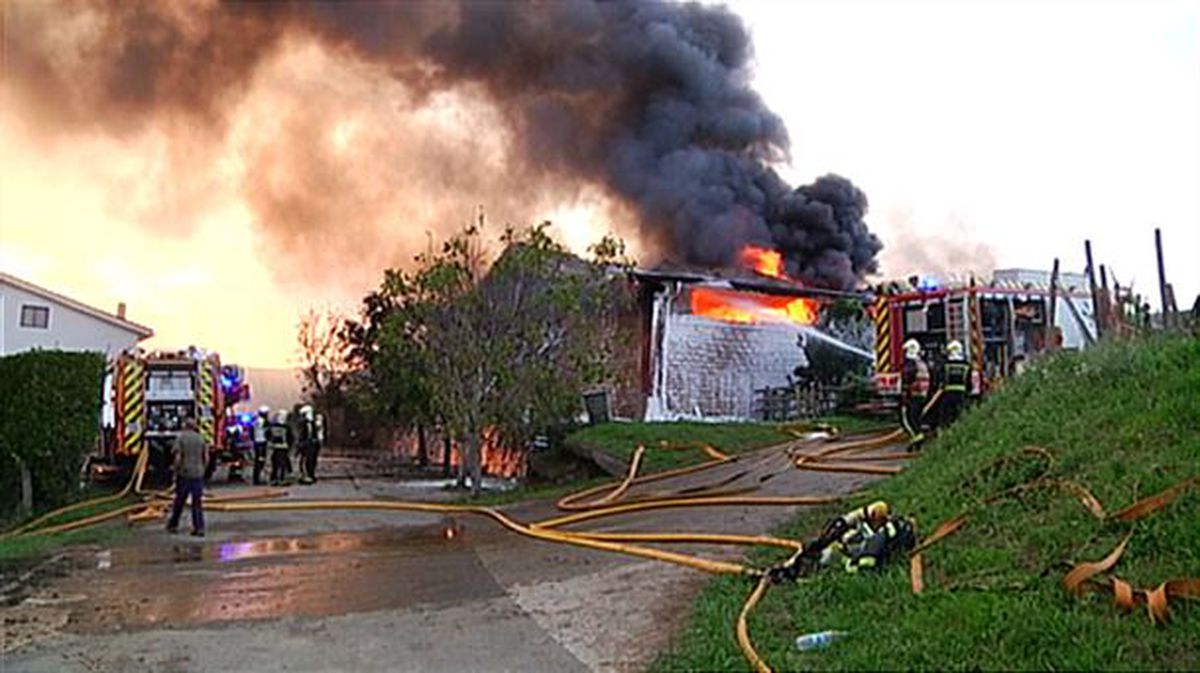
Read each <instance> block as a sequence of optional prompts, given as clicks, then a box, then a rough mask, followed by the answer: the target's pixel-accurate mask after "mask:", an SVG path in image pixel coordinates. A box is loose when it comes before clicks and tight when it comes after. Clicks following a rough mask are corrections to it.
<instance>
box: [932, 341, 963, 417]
mask: <svg viewBox="0 0 1200 673" xmlns="http://www.w3.org/2000/svg"><path fill="white" fill-rule="evenodd" d="M970 380H971V367H970V365H968V364H967V360H966V358H965V357H964V355H963V346H962V344H961V343H960V342H959V341H958V340H954V341H951V342H950V343H949V344H948V345H947V346H946V363H945V364H944V365H943V366H942V396H941V401H939V402H938V426H939V427H945V426H947V425H950V424H951V423H953V422H954V421H956V420H958V415H959V414H960V413H962V406H963V400H964V399H965V398H966V396H967V382H968V381H970Z"/></svg>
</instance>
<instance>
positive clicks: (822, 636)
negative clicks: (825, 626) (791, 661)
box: [796, 631, 849, 652]
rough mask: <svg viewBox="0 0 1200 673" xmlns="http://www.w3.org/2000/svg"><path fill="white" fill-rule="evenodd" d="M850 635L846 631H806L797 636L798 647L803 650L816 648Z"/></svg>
mask: <svg viewBox="0 0 1200 673" xmlns="http://www.w3.org/2000/svg"><path fill="white" fill-rule="evenodd" d="M847 635H849V634H848V633H847V632H846V631H818V632H817V633H806V634H804V635H802V636H799V637H797V638H796V649H798V650H800V651H801V652H807V651H809V650H816V649H820V648H822V647H826V646H828V645H829V643H832V642H833V641H835V640H841V639H842V638H844V637H846V636H847Z"/></svg>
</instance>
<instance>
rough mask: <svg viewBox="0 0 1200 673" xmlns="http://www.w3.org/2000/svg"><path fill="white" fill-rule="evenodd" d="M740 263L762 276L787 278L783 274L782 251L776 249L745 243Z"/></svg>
mask: <svg viewBox="0 0 1200 673" xmlns="http://www.w3.org/2000/svg"><path fill="white" fill-rule="evenodd" d="M742 264H745V265H746V266H748V267H750V268H751V269H754V270H755V271H756V272H758V273H760V274H762V275H764V276H770V277H771V278H787V276H785V275H784V274H783V253H781V252H779V251H778V250H771V249H770V248H760V247H758V246H757V245H747V246H745V247H743V248H742Z"/></svg>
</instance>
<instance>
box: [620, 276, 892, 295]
mask: <svg viewBox="0 0 1200 673" xmlns="http://www.w3.org/2000/svg"><path fill="white" fill-rule="evenodd" d="M629 275H630V276H631V277H633V278H634V279H635V280H637V281H639V282H643V283H645V282H677V283H683V284H686V285H693V284H695V285H713V286H720V287H726V288H729V289H731V290H739V291H741V292H756V293H759V294H767V295H777V296H786V297H807V298H815V299H854V300H858V301H865V300H867V299H869V298H870V296H871V295H870V294H868V293H865V292H843V291H839V290H826V289H824V288H817V287H806V286H804V285H801V284H799V283H796V282H793V281H790V280H781V279H777V278H768V277H766V276H758V275H751V274H749V273H743V272H740V271H734V272H730V271H729V270H723V272H721V271H713V272H703V271H694V270H687V269H680V270H677V269H662V268H659V269H633V270H631V271H629Z"/></svg>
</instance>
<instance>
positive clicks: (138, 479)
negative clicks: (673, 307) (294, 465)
mask: <svg viewBox="0 0 1200 673" xmlns="http://www.w3.org/2000/svg"><path fill="white" fill-rule="evenodd" d="M827 431H828V433H829V435H832V436H834V437H836V436H837V431H836V429H828V428H827ZM792 434H798V433H796V432H792ZM902 435H903V431H902V430H896V431H893V432H889V433H884V434H880V433H872V434H868V435H867V436H866V437H862V438H856V439H853V440H849V438H848V440H846V441H839V440H834V441H831V445H830V446H828V447H825V448H823V449H821V450H819V451H817V452H816V453H813V454H802V455H798V454H796V453H795V451H796V450H797V449H798V447H799V445H800V444H802V443H803V442H802V441H794V442H789V443H787V444H785V445H783V447H784V448H783V451H782V452H781V451H780V450H779V447H775V450H774V451H772V452H771V454H769V456H768V459H770V458H774V457H775V456H779V455H782V456H784V457H785V458H786V463H785V466H784V467H783V468H782V469H787V470H790V469H795V468H799V469H824V470H828V471H839V472H875V470H869V469H864V468H868V467H870V466H863V465H847V464H844V463H843V464H835V465H823V464H822V461H825V460H826V459H828V458H829V457H832V456H836V455H838V454H849V453H854V452H860V451H868V450H874V449H878V448H880V447H883V446H886V445H889V444H895V443H896V441H897V440H899V439H900V437H901V436H902ZM830 439H831V440H832V437H831V438H830ZM662 448H664V449H673V450H674V449H698V450H700V451H702V452H704V453H705V454H706V455H707V456H708V457H709V458H710V460H708V461H706V462H704V463H701V464H698V465H692V466H687V467H682V468H676V469H671V470H665V471H661V472H657V473H653V474H648V475H642V476H638V472H639V470H640V468H641V463H642V459H643V456H644V453H645V448H644V447H638V449H637V450H636V451H635V452H634V455H633V457H632V459H631V461H630V466H629V469H628V472H627V474H626V476H625V478H624V479H622V480H621V481H620V482H617V483H614V484H603V485H601V486H597V487H594V488H590V489H586V490H584V491H579V492H577V493H574V494H570V495H567V496H565V497H563V498H562V499H560V500H559V501H558V502H557V506H558V507H559V508H560V509H562V510H563V511H566V512H569V513H568V514H565V515H562V516H558V517H553V518H550V519H546V520H543V521H538V522H533V523H529V524H525V523H520V522H518V521H515V520H513V519H512V518H510V517H508V516H507V515H505V514H504V513H502V512H500V511H498V510H496V509H494V508H492V507H486V506H478V505H465V504H435V503H423V502H408V501H387V500H316V501H292V502H278V501H276V502H261V501H255V500H257V499H259V498H264V497H273V496H278V495H283V494H284V492H282V491H278V490H274V491H263V492H253V493H247V494H235V495H231V496H219V497H212V498H206V499H205V503H204V507H205V509H208V510H211V511H219V512H253V511H268V510H270V511H296V510H328V509H343V510H391V511H415V512H429V513H442V514H471V515H476V516H481V517H485V518H488V519H491V520H492V521H495V522H496V523H498V524H499V525H501V526H502V527H504V528H505V529H507V530H510V531H512V532H515V533H517V534H520V535H523V536H526V537H530V538H533V539H536V540H542V541H546V542H556V543H560V544H568V545H572V546H576V547H583V548H588V549H595V550H599V551H608V552H615V553H622V554H627V555H631V556H637V557H640V558H647V559H652V560H657V561H664V562H668V563H673V564H676V565H681V566H685V567H689V568H694V569H697V570H701V571H704V572H709V573H714V574H734V575H743V576H748V577H753V578H756V579H757V580H758V584H757V585H756V588H755V590H754V592H753V593H752V594H751V596H750V598H749V599H748V600H747V602H746V604H745V605H744V606H743V609H742V612H741V614H740V615H739V618H738V623H737V625H736V636H737V641H738V644H739V647H740V648H741V649H742V652H743V655H744V656H745V657H746V660H747V661H748V662H750V664H751V665H752V666H753V667H754V668H755V669H756V670H759V671H769V670H770V669H769V667H767V666H766V664H765V663H763V661H762V659H761V658H760V657H759V656H758V654H757V652H755V650H754V647H753V645H752V643H751V641H750V637H749V631H748V627H747V625H746V618H747V616H748V615H749V613H750V611H751V610H753V608H754V605H755V604H756V603H757V602H758V600H759V599H761V597H762V596H763V594H764V593H765V591H766V588H767V586H768V585H769V583H770V574H769V572H768V570H764V569H761V568H754V567H751V566H748V565H746V564H743V563H732V562H728V561H719V560H713V559H706V558H702V557H698V556H694V555H690V554H682V553H677V552H671V551H665V550H660V549H655V548H652V547H646V546H644V544H640V543H660V544H663V543H665V544H674V543H683V544H716V545H742V546H767V547H777V548H784V549H788V550H790V551H792V552H793V555H792V558H795V557H796V556H797V555H799V553H800V552H801V551H802V550H803V544H802V543H801V542H799V541H797V540H790V539H785V538H778V537H773V536H765V535H733V534H716V533H691V532H686V533H679V532H670V533H659V532H649V533H648V532H583V531H570V530H560V528H561V527H563V526H568V525H572V524H577V523H581V522H584V521H594V520H597V519H601V518H606V517H610V516H616V515H620V514H627V513H632V512H642V511H649V510H657V509H667V508H690V507H709V506H794V505H819V504H830V503H834V502H837V501H838V500H840V498H839V497H836V496H772V497H752V496H746V495H743V494H744V493H746V492H750V491H753V490H756V489H757V488H758V486H751V487H746V488H737V489H730V488H725V487H726V486H728V485H729V484H731V483H733V482H735V481H737V480H739V479H743V478H747V477H749V476H751V475H752V474H753V473H754V471H755V469H756V468H755V466H753V465H750V466H749V467H747V468H746V469H744V470H741V471H739V472H738V473H736V474H734V475H732V476H731V477H727V478H725V479H722V480H720V481H718V482H715V483H712V484H707V485H704V486H701V487H692V488H690V489H684V491H677V492H674V493H667V494H653V496H642V497H637V498H625V497H624V496H626V494H627V493H628V492H629V489H630V488H631V487H633V486H635V485H641V484H647V483H653V482H658V481H663V480H666V479H669V478H672V477H678V476H683V475H687V474H694V473H697V472H702V471H705V470H710V469H713V468H715V467H717V466H721V465H729V464H733V463H739V462H745V463H750V462H752V461H751V460H747V456H745V455H743V456H728V455H726V454H724V453H721V452H720V451H718V450H716V449H715V448H713V447H711V446H709V445H706V444H698V445H678V446H670V445H664V446H663V447H662ZM147 455H148V454H147V453H143V454H141V455H139V457H138V462H137V464H136V465H135V469H134V474H133V475H132V476H131V478H130V481H129V483H128V484H126V486H125V488H123V489H122V490H121V491H120V492H119V493H117V494H114V495H112V496H106V497H104V498H97V499H93V500H89V501H85V502H81V503H77V504H75V505H71V506H69V507H65V508H62V509H60V510H56V511H54V512H51V513H49V514H46V515H43V516H42V517H39V518H38V519H36V520H34V521H31V522H30V523H28V524H25V525H24V526H22V527H21V528H19V529H17V530H14V531H12V532H10V533H7V534H5V535H4V536H0V540H2V539H5V538H7V537H11V536H15V535H41V534H48V533H53V532H61V531H64V530H73V529H76V528H82V527H85V526H90V525H93V524H96V523H100V522H102V521H107V520H110V519H114V518H117V517H119V516H122V515H128V516H129V518H130V520H131V521H145V520H149V519H154V518H158V517H160V516H161V514H162V508H163V507H164V506H165V504H166V503H165V499H166V498H169V497H170V496H169V494H170V489H166V490H164V491H159V492H153V493H149V494H143V493H142V492H141V485H142V479H143V476H144V472H145V469H146V463H147ZM904 457H905V458H911V456H910V455H906V456H904ZM887 458H888V459H890V457H887ZM842 459H843V460H845V459H853V460H855V462H865V461H871V460H879V459H881V457H880V456H879V454H863V455H860V456H853V457H851V456H844V457H843V458H842ZM762 462H763V463H764V464H765V461H762ZM898 469H899V468H889V469H887V470H886V472H888V473H890V472H892V471H898ZM779 472H780V469H775V470H774V471H767V472H766V473H765V474H763V475H761V476H759V477H758V484H759V485H761V484H762V483H764V482H765V481H766V480H768V479H770V478H771V477H773V476H775V474H777V473H779ZM131 493H134V494H137V495H141V496H142V499H143V501H142V502H140V503H135V504H131V505H127V506H125V507H121V508H118V509H115V510H112V511H109V512H104V513H101V514H97V515H93V516H91V517H87V518H84V519H80V520H78V521H72V522H69V523H64V524H59V525H57V526H52V527H48V528H40V529H37V530H31V529H33V528H35V527H36V526H37V525H39V524H41V523H43V522H45V521H48V520H51V519H53V518H54V517H58V516H61V515H62V514H65V513H68V512H70V511H75V510H78V509H80V508H83V507H86V506H95V505H99V504H105V503H107V502H113V501H116V500H119V499H120V498H124V497H126V496H128V495H129V494H131ZM589 498H590V499H589ZM247 499H248V500H251V501H250V502H236V500H247ZM634 543H639V544H634Z"/></svg>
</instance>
